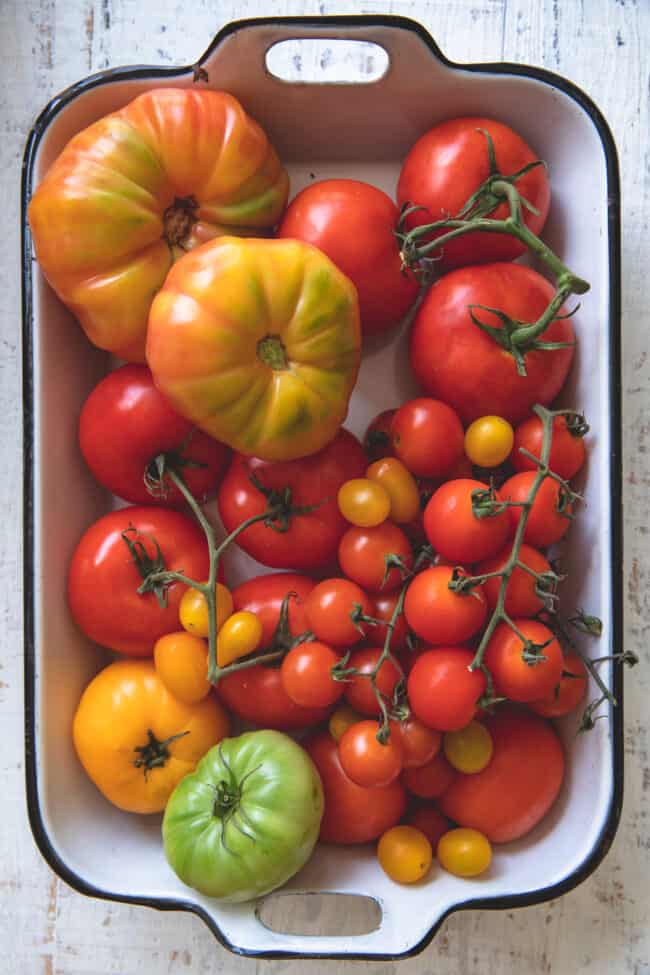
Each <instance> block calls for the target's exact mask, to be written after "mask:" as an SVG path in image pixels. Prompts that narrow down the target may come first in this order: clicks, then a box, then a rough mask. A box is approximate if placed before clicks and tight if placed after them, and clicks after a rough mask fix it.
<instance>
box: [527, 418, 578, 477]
mask: <svg viewBox="0 0 650 975" xmlns="http://www.w3.org/2000/svg"><path fill="white" fill-rule="evenodd" d="M543 432H544V427H543V424H542V421H541V420H540V418H539V417H538V416H531V417H529V418H528V419H527V420H524V422H523V423H520V424H519V426H518V427H517V429H516V430H515V439H514V446H513V449H512V454H511V455H510V463H511V464H512V466H513V467H514V469H515V470H516V471H535V470H537V465H536V464H535V463H534V461H532V460H529V459H528V457H526V456H524V454H522V453H520V449H521V448H522V447H524V448H525V449H526V450H528V451H529V453H531V454H532V455H533V456H534V457H541V455H542V439H543ZM586 455H587V452H586V450H585V442H584V440H583V437H582V436H581V435H580V434H579V433H573V432H572V431H571V429H570V428H569V427H568V426H567V419H566V417H565V416H556V417H555V418H554V420H553V430H552V439H551V451H550V454H549V458H548V466H549V467H550V469H551V470H552V471H554V472H555V473H556V474H559V476H560V477H563V478H564V480H565V481H569V480H570V479H571V478H572V477H574V476H575V475H576V474H577V473H578V471H579V470H580V468H581V467H582V466H583V464H584V462H585V458H586Z"/></svg>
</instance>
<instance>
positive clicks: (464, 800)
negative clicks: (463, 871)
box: [440, 710, 564, 843]
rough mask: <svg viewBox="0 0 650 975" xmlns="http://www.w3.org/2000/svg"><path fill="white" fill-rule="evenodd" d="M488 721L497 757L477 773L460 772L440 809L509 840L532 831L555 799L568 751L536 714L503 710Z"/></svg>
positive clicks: (491, 836) (493, 837)
mask: <svg viewBox="0 0 650 975" xmlns="http://www.w3.org/2000/svg"><path fill="white" fill-rule="evenodd" d="M485 726H486V727H487V729H488V731H489V732H490V735H491V737H492V742H493V745H494V751H493V754H492V761H491V762H490V764H489V765H487V766H486V767H485V768H484V769H483V771H482V772H477V773H476V775H459V776H458V777H457V778H456V779H455V780H454V782H453V783H452V785H451V786H450V787H449V789H448V790H447V791H446V792H445V794H444V796H442V798H441V799H440V808H441V810H442V812H443V813H444V814H445V816H449V818H450V819H452V820H454V822H456V823H458V824H459V825H460V826H467V827H470V828H472V829H478V830H480V831H481V832H482V833H484V834H485V836H487V838H488V839H489V840H490V841H491V842H492V843H508V842H510V840H516V839H519V837H520V836H524V835H525V834H526V833H528V832H529V831H530V830H531V829H532V828H533V827H534V826H536V825H537V823H538V822H539V821H540V820H541V819H542V818H543V817H544V816H545V815H546V813H547V812H548V810H549V809H550V807H551V806H552V804H553V803H554V801H555V799H556V797H557V795H558V792H559V791H560V786H561V785H562V779H563V777H564V754H563V752H562V745H561V744H560V740H559V738H558V737H557V735H556V734H555V732H554V731H553V728H552V727H551V725H550V724H549V723H548V722H546V721H544V720H543V719H542V718H538V717H537V716H536V715H534V714H530V713H527V712H524V711H515V710H512V711H499V712H498V713H497V714H495V715H493V716H492V717H489V718H487V719H486V721H485Z"/></svg>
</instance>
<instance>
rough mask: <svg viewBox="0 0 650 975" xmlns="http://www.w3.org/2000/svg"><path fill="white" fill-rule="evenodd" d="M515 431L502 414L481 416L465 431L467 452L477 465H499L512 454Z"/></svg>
mask: <svg viewBox="0 0 650 975" xmlns="http://www.w3.org/2000/svg"><path fill="white" fill-rule="evenodd" d="M514 442H515V432H514V430H513V429H512V427H511V426H510V424H509V423H508V421H507V420H504V419H503V417H501V416H480V417H479V418H478V420H474V422H473V423H470V425H469V426H468V428H467V430H466V431H465V453H466V454H467V456H468V457H469V459H470V460H471V462H472V463H473V464H476V465H477V467H497V466H498V465H499V464H502V463H503V462H504V460H506V458H507V457H509V456H510V451H511V450H512V445H513V443H514Z"/></svg>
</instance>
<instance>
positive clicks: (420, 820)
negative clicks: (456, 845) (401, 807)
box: [406, 806, 451, 852]
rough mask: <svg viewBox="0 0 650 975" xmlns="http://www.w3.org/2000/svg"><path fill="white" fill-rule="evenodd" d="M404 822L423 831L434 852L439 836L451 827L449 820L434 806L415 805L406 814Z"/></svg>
mask: <svg viewBox="0 0 650 975" xmlns="http://www.w3.org/2000/svg"><path fill="white" fill-rule="evenodd" d="M406 822H407V823H408V825H409V826H415V828H416V829H419V830H420V832H421V833H424V835H425V836H426V838H427V839H428V841H429V843H430V844H431V848H432V849H433V850H434V852H435V850H436V849H437V846H438V840H439V839H440V837H441V836H443V834H444V833H446V832H447V831H448V830H449V829H451V826H450V823H449V820H448V819H447V818H446V817H445V816H443V815H442V813H441V812H440V810H439V809H437V808H436V807H435V806H418V807H416V808H415V809H413V810H412V811H411V812H410V813H409V814H408V815H407V817H406Z"/></svg>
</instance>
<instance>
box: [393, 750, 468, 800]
mask: <svg viewBox="0 0 650 975" xmlns="http://www.w3.org/2000/svg"><path fill="white" fill-rule="evenodd" d="M457 775H458V773H457V772H456V770H455V769H454V768H452V767H451V765H450V764H449V762H448V761H447V759H446V758H445V756H444V755H443V753H442V752H440V753H438V755H436V756H435V758H432V759H431V761H430V762H427V764H426V765H418V766H417V767H416V768H407V769H404V772H403V773H402V782H403V783H404V785H405V786H406V788H407V789H408V791H409V792H410V793H411V794H412V795H414V796H418V797H419V798H420V799H438V798H439V797H440V796H441V795H443V794H444V793H445V792H446V791H447V789H448V788H449V786H450V785H451V784H452V782H454V781H455V779H456V776H457Z"/></svg>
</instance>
